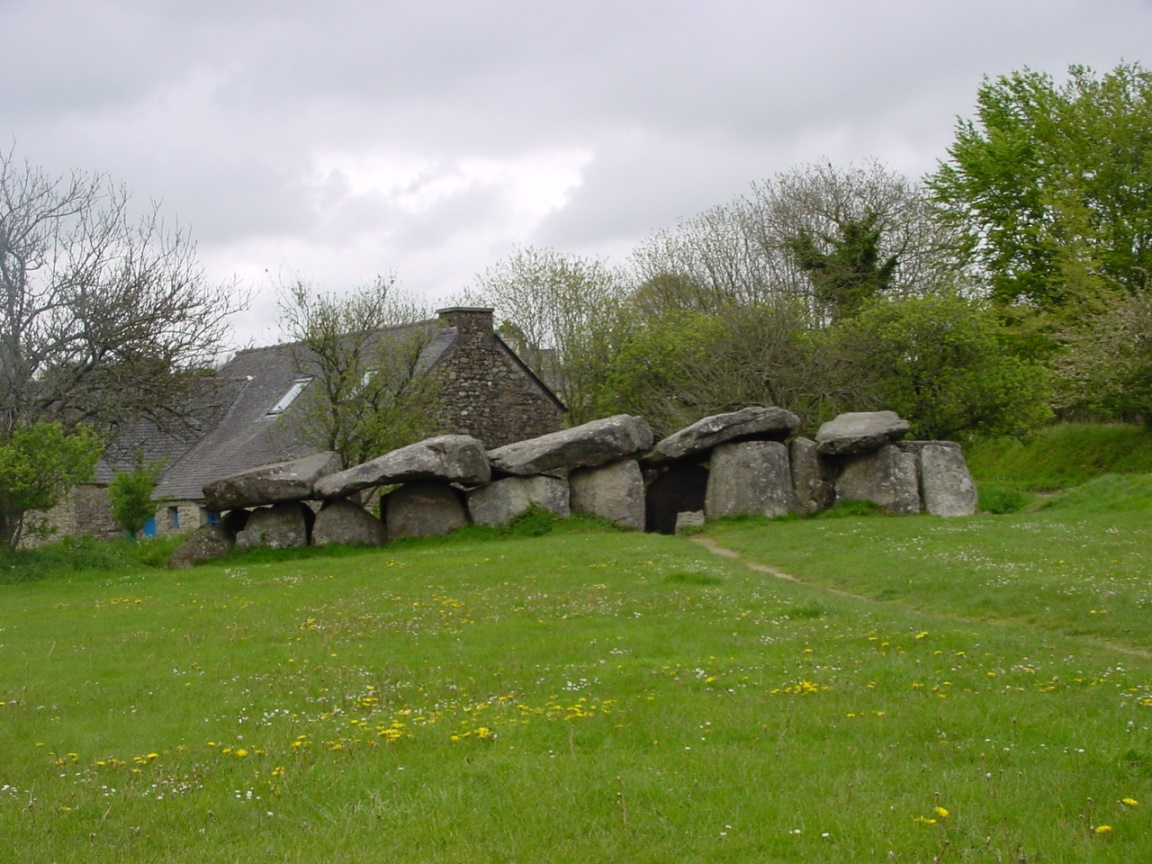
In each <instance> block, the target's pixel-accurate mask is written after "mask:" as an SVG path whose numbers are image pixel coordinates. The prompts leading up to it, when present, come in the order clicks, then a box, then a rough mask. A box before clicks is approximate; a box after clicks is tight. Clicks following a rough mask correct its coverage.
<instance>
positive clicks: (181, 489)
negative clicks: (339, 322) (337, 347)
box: [156, 319, 457, 500]
mask: <svg viewBox="0 0 1152 864" xmlns="http://www.w3.org/2000/svg"><path fill="white" fill-rule="evenodd" d="M418 328H424V329H426V330H429V331H430V332H429V333H428V334H427V335H428V336H429V337H430V338H429V339H428V342H427V343H426V344H425V345H424V347H423V349H422V350H421V355H420V360H419V366H418V369H419V371H421V372H427V371H429V370H431V369H432V368H433V367H434V366H435V365H436V364H437V363H438V362H439V361H440V360H441V359H442V358H443V357H444V355H445V354H446V353H447V352H448V350H449V349H450V348H451V347H452V345H453V343H454V342H455V341H456V339H457V334H456V331H455V330H453V329H451V328H447V327H444V326H443V325H442V323H441V321H440V320H438V319H431V320H428V321H420V322H417V323H415V324H407V325H400V326H397V327H391V328H388V329H386V330H382V331H381V332H380V334H379V337H380V339H381V340H383V341H385V342H386V341H387V340H390V339H395V340H397V341H399V340H401V339H407V338H409V337H410V336H411V335H412V333H413V330H416V329H418ZM304 351H305V349H304V348H303V347H302V346H301V345H300V344H299V343H288V344H283V345H271V346H268V347H264V348H250V349H246V350H244V351H240V352H238V353H237V354H236V356H235V357H233V358H232V360H231V361H229V362H228V363H227V364H226V365H225V366H224V367H223V368H222V369H221V370H220V373H219V374H220V376H221V378H222V379H223V380H224V381H226V382H227V384H226V386H229V387H232V388H233V395H232V398H231V400H230V403H229V407H228V409H227V411H226V412H224V413H223V415H222V416H221V417H220V419H219V421H218V422H217V423H216V424H215V425H214V426H213V428H211V429H210V430H209V431H207V432H206V434H204V435H203V436H202V437H200V438H199V439H198V440H196V441H194V442H192V443H191V444H190V445H188V446H185V447H184V450H183V452H181V453H180V454H179V456H177V457H176V458H174V459H172V460H171V461H170V462H169V464H168V467H167V469H166V470H165V472H164V474H163V476H162V478H161V480H160V483H159V484H158V486H157V488H156V496H157V497H159V496H164V497H168V498H172V499H176V500H199V499H200V498H202V497H203V491H202V490H203V487H204V484H206V483H209V482H211V481H213V480H218V479H220V478H221V477H227V476H230V475H232V474H238V473H240V472H243V471H247V470H249V469H251V468H255V467H258V466H260V465H266V464H269V463H272V462H280V461H283V460H286V459H294V458H297V457H300V456H306V455H308V454H310V453H313V452H315V448H314V447H311V446H309V445H307V444H303V443H302V442H300V441H299V440H297V439H296V438H295V437H294V436H293V435H292V432H291V429H290V424H288V423H284V422H282V421H283V420H284V419H286V418H289V417H291V415H292V412H293V410H294V408H298V407H299V406H300V405H301V404H303V402H302V401H299V400H298V401H297V402H294V403H293V404H292V405H290V406H289V407H288V409H287V410H286V411H284V412H283V413H282V414H279V415H271V416H270V415H269V414H268V412H269V410H270V409H272V408H273V407H274V406H275V405H276V404H277V403H278V402H279V401H280V400H281V399H282V398H283V397H284V395H285V394H286V393H288V391H289V390H290V389H291V388H292V386H293V384H294V383H295V382H296V381H297V380H298V379H299V378H301V377H302V376H306V375H307V374H308V373H307V371H306V370H307V368H308V363H307V356H306V354H304Z"/></svg>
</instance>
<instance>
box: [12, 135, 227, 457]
mask: <svg viewBox="0 0 1152 864" xmlns="http://www.w3.org/2000/svg"><path fill="white" fill-rule="evenodd" d="M243 300H244V298H243V296H242V294H241V293H239V292H237V290H236V288H235V286H234V285H217V286H213V285H210V284H208V283H207V281H206V280H205V278H204V274H203V271H202V270H201V268H200V266H199V264H198V263H197V259H196V249H195V246H194V244H193V243H192V242H191V241H190V240H189V239H188V237H187V235H186V234H184V233H183V232H181V231H180V230H172V229H169V228H167V227H166V226H165V224H164V222H163V221H162V219H161V218H160V214H159V211H158V209H157V208H156V207H155V206H153V207H152V208H151V210H150V211H148V212H147V213H146V215H145V216H144V217H143V218H142V219H139V220H137V219H135V218H134V217H133V216H132V208H131V206H130V201H129V197H128V194H127V192H125V191H124V189H123V188H121V187H118V186H115V185H113V184H112V182H111V181H110V180H109V179H108V178H107V177H106V176H104V175H99V174H97V175H89V174H84V173H82V172H79V171H77V172H73V173H72V174H71V175H69V176H66V177H52V176H50V175H48V174H46V173H45V172H43V171H42V170H40V169H37V168H35V167H32V166H31V165H29V164H27V163H21V162H18V161H17V160H16V158H15V157H14V155H13V152H12V151H9V152H7V153H0V306H2V307H3V314H2V315H0V441H7V440H9V438H8V436H10V435H12V434H13V433H14V432H15V431H16V430H18V429H21V428H27V427H30V426H32V425H34V424H38V423H43V422H60V423H63V424H65V425H66V426H68V427H73V426H75V425H76V424H79V423H86V424H90V425H93V426H96V427H97V428H98V429H100V430H107V429H111V428H114V427H116V426H118V425H121V424H125V423H129V422H132V421H134V420H136V419H138V418H140V417H145V418H147V419H150V420H153V421H155V422H156V423H158V424H160V425H162V426H172V425H173V424H175V423H177V422H179V421H181V420H183V418H184V417H185V414H186V410H187V409H186V406H187V405H188V404H189V402H190V401H191V400H192V399H193V398H194V397H196V396H199V395H202V394H203V393H205V391H206V390H207V389H208V388H210V387H211V386H212V378H211V376H208V375H205V374H203V372H202V370H203V369H204V368H207V367H208V366H210V365H211V362H212V360H213V359H214V358H215V356H216V354H217V353H218V349H219V347H220V343H221V340H222V338H223V336H224V335H225V320H226V319H227V317H228V316H229V314H230V313H232V312H233V311H235V310H236V309H238V308H239V307H240V306H242V305H243Z"/></svg>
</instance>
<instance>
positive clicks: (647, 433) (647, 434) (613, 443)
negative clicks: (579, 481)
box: [488, 414, 653, 476]
mask: <svg viewBox="0 0 1152 864" xmlns="http://www.w3.org/2000/svg"><path fill="white" fill-rule="evenodd" d="M652 438H653V436H652V430H651V429H650V428H649V427H648V424H647V423H645V422H644V421H643V420H642V419H640V418H639V417H633V416H631V415H629V414H617V415H616V416H615V417H607V418H605V419H603V420H593V421H592V422H591V423H585V424H584V425H583V426H574V427H572V428H571V429H564V430H562V431H560V432H552V433H550V434H548V435H541V436H540V437H539V438H530V439H528V440H527V441H518V442H516V443H515V444H507V445H505V446H503V447H498V448H496V449H495V450H489V451H488V459H489V461H490V462H491V463H492V468H493V470H495V471H499V472H502V473H504V474H515V475H519V476H525V475H529V474H550V473H559V474H566V473H567V472H569V471H573V470H575V469H577V468H595V467H596V466H597V465H604V464H606V463H608V462H615V461H617V460H619V459H626V458H627V457H629V456H633V455H635V454H637V453H642V452H644V451H645V450H647V449H648V448H650V447H651V446H652Z"/></svg>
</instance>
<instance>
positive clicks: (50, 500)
mask: <svg viewBox="0 0 1152 864" xmlns="http://www.w3.org/2000/svg"><path fill="white" fill-rule="evenodd" d="M103 447H104V445H103V441H102V440H101V439H100V437H99V436H98V435H97V434H96V433H95V432H94V431H92V429H90V428H89V427H86V426H81V427H78V428H77V429H76V430H75V431H73V432H66V431H65V430H64V427H63V426H61V424H59V423H39V424H36V425H33V426H29V427H26V428H22V429H16V430H14V431H13V432H11V433H10V434H9V435H8V436H7V440H6V441H5V442H4V443H3V444H0V543H2V544H4V545H6V546H7V547H8V548H9V549H15V548H16V546H17V545H18V544H19V543H20V540H21V538H22V537H23V536H24V535H25V534H31V535H37V536H47V535H48V534H49V533H51V530H52V529H51V526H49V525H48V524H47V523H46V522H44V521H41V522H40V523H38V524H34V525H27V524H26V519H25V517H26V515H27V513H28V512H29V511H32V510H49V509H51V508H52V507H54V506H56V504H58V503H59V502H60V501H61V500H62V499H63V497H64V496H65V495H66V494H67V493H68V490H69V489H71V488H72V487H73V486H75V485H76V484H78V483H83V482H85V481H86V480H89V479H90V478H91V476H92V470H93V469H94V468H95V467H96V460H97V459H99V458H100V453H101V452H102V451H103Z"/></svg>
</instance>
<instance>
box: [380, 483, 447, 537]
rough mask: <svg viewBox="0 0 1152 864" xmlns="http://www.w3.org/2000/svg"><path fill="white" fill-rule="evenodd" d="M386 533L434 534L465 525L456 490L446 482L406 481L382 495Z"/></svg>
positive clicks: (399, 534) (392, 534) (391, 535)
mask: <svg viewBox="0 0 1152 864" xmlns="http://www.w3.org/2000/svg"><path fill="white" fill-rule="evenodd" d="M384 501H385V502H386V503H385V520H384V521H385V525H386V526H387V531H388V536H389V537H390V538H391V539H393V540H396V539H398V538H400V537H435V536H438V535H440V534H451V533H452V532H453V531H455V530H457V529H458V528H463V527H464V526H465V525H467V524H468V514H467V513H465V511H464V505H463V504H462V503H461V501H460V496H459V495H458V494H457V492H456V490H455V489H453V488H452V487H451V486H449V485H448V484H447V483H407V484H405V485H403V486H401V487H400V488H399V489H397V490H396V491H394V492H391V493H389V494H388V495H387V496H385V498H384Z"/></svg>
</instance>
